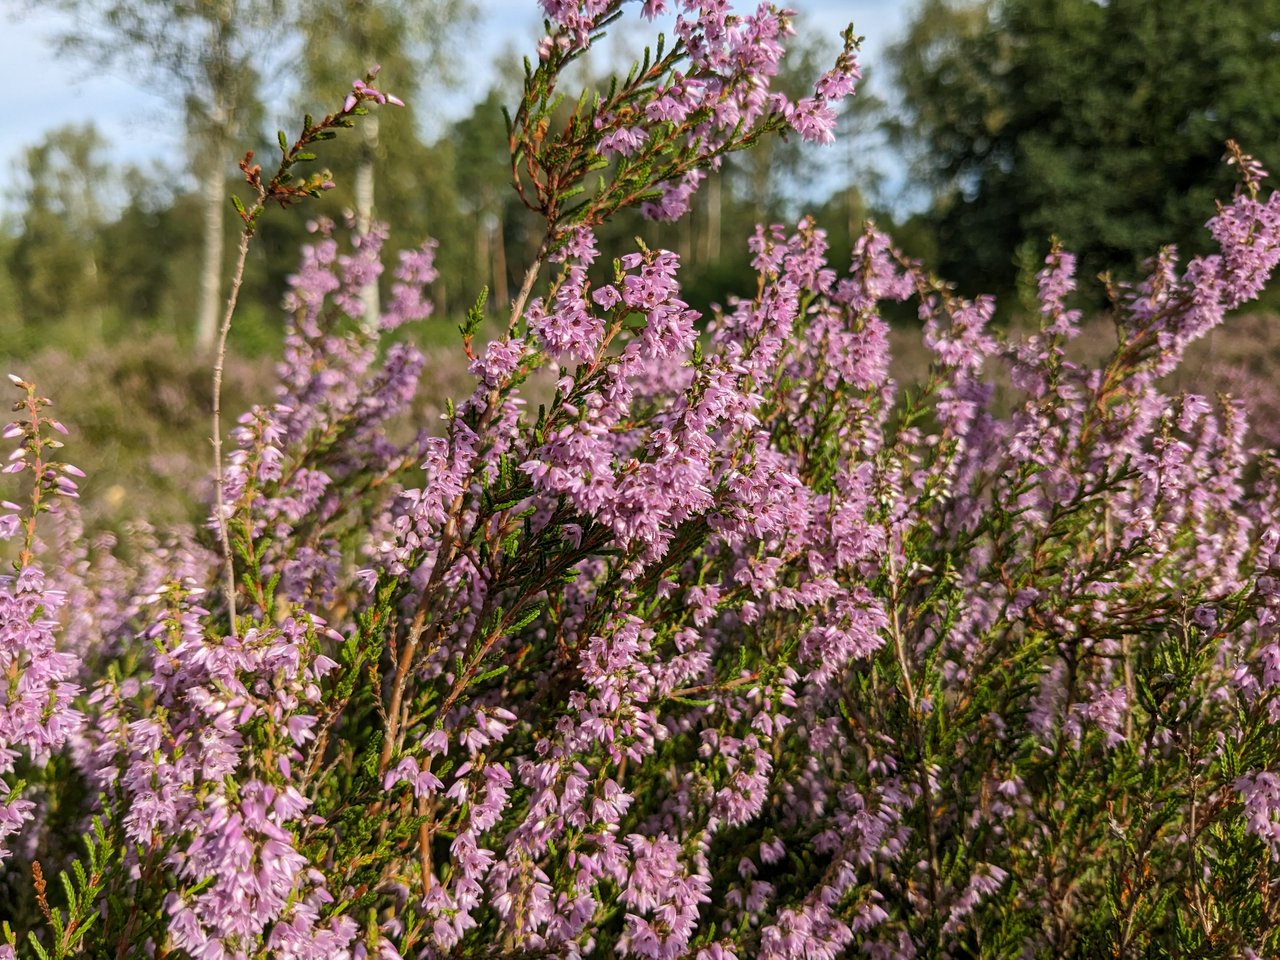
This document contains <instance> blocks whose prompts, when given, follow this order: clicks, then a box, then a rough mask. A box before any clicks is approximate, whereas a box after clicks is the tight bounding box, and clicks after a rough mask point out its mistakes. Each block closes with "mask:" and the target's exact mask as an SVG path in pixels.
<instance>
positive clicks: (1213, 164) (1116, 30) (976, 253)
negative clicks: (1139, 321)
mask: <svg viewBox="0 0 1280 960" xmlns="http://www.w3.org/2000/svg"><path fill="white" fill-rule="evenodd" d="M1278 45H1280V0H1219V2H1216V3H1212V4H1206V3H1203V2H1202V0H1163V2H1161V3H1151V2H1149V0H977V2H975V0H925V2H923V3H922V4H921V5H920V6H919V8H918V9H917V11H916V13H915V16H914V17H913V20H912V23H911V25H910V27H909V30H908V32H907V34H906V36H905V37H904V38H903V39H902V40H901V41H900V42H899V43H898V44H897V45H896V46H895V47H894V48H893V49H892V51H891V59H892V60H893V62H894V64H895V66H896V71H897V81H898V85H899V89H900V93H901V97H902V106H903V112H902V115H901V117H900V118H899V119H898V120H897V121H896V122H895V123H894V132H895V134H896V135H897V139H898V142H899V143H900V144H902V145H904V146H907V147H909V148H911V149H912V151H913V153H914V156H915V158H916V165H915V172H916V174H917V175H918V176H919V177H920V178H921V179H922V180H923V181H924V182H925V183H926V184H928V186H929V187H930V188H931V190H932V205H931V208H930V214H929V217H930V219H931V220H932V221H933V225H934V227H935V229H936V231H937V239H938V249H939V251H940V253H941V257H942V260H941V262H940V263H939V269H940V270H941V271H942V272H944V273H948V274H949V275H952V276H954V277H956V278H957V279H958V280H959V281H960V283H961V286H962V288H963V287H972V288H975V289H976V288H979V287H981V288H992V287H995V288H1002V289H1008V287H1009V285H1010V284H1011V282H1012V281H1013V280H1014V276H1015V272H1016V266H1015V264H1014V263H1013V262H1011V260H1010V258H1009V255H1008V251H1009V250H1015V249H1022V250H1023V251H1024V253H1030V252H1031V251H1030V250H1028V247H1033V248H1034V251H1035V252H1038V253H1041V254H1042V253H1043V251H1044V250H1045V249H1047V247H1048V243H1049V238H1050V233H1051V232H1053V233H1056V235H1057V236H1059V238H1060V239H1061V240H1062V242H1063V243H1064V244H1065V246H1066V247H1067V248H1069V249H1072V250H1075V251H1077V252H1079V253H1080V254H1081V256H1082V260H1083V265H1084V271H1085V273H1086V275H1087V274H1088V273H1091V272H1097V271H1099V270H1104V269H1105V270H1115V271H1117V272H1120V273H1124V272H1126V271H1127V270H1129V269H1131V268H1132V267H1133V266H1134V265H1135V263H1136V262H1137V261H1138V260H1140V259H1141V258H1143V257H1146V256H1149V255H1150V254H1151V253H1152V251H1154V250H1155V249H1156V248H1157V246H1158V245H1159V244H1160V243H1161V242H1167V241H1168V240H1169V239H1170V238H1172V239H1173V240H1174V241H1175V242H1176V243H1177V244H1178V246H1179V248H1180V249H1181V250H1182V251H1183V252H1184V253H1191V252H1198V251H1199V250H1200V249H1201V248H1202V246H1203V244H1204V242H1205V241H1206V240H1207V236H1206V235H1205V233H1204V231H1203V224H1204V222H1205V221H1206V220H1207V219H1209V217H1210V216H1212V215H1213V212H1214V205H1213V204H1214V201H1213V198H1214V197H1215V196H1220V195H1221V194H1222V192H1223V190H1224V189H1226V188H1227V187H1228V186H1229V185H1228V184H1227V182H1226V180H1225V178H1226V176H1228V174H1227V173H1225V172H1224V167H1223V165H1222V163H1221V159H1222V156H1223V153H1224V144H1225V141H1226V140H1227V139H1228V138H1234V139H1236V140H1237V141H1239V142H1240V143H1241V144H1242V145H1243V146H1244V148H1245V149H1246V150H1248V151H1250V152H1251V153H1254V154H1256V155H1257V156H1259V157H1261V158H1263V159H1264V160H1268V161H1269V162H1270V163H1271V164H1273V165H1274V164H1276V163H1280V56H1277V54H1278V53H1280V50H1278V49H1277V47H1278ZM1024 259H1029V258H1026V257H1024Z"/></svg>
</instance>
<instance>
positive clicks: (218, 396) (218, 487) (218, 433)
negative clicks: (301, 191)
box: [213, 227, 253, 637]
mask: <svg viewBox="0 0 1280 960" xmlns="http://www.w3.org/2000/svg"><path fill="white" fill-rule="evenodd" d="M252 238H253V228H252V227H245V229H243V230H241V231H240V248H239V250H238V252H237V253H236V268H235V272H234V273H232V275H231V291H230V293H228V294H227V308H226V312H225V313H224V314H223V315H222V329H221V330H220V331H219V332H218V353H217V356H216V358H215V359H214V363H213V475H214V495H215V496H216V498H217V499H216V516H217V518H218V539H219V541H221V543H222V562H223V564H224V566H225V570H224V581H223V591H224V592H225V593H226V595H227V618H228V622H229V624H230V630H231V636H232V637H234V636H235V635H236V567H235V560H234V558H233V557H232V555H231V533H230V530H229V529H228V526H227V510H226V501H225V499H224V498H223V495H222V487H223V476H222V371H223V367H224V366H225V364H226V360H227V336H228V334H230V333H231V318H232V316H233V315H234V314H235V312H236V301H237V300H238V299H239V297H240V284H241V282H243V280H244V265H245V262H246V260H248V257H249V241H250V240H251V239H252Z"/></svg>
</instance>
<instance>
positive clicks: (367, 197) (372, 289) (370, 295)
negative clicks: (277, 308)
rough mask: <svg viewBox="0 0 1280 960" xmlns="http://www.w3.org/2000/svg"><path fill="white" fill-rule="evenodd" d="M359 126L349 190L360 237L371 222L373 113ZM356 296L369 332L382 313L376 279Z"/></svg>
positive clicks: (375, 134)
mask: <svg viewBox="0 0 1280 960" xmlns="http://www.w3.org/2000/svg"><path fill="white" fill-rule="evenodd" d="M360 128H361V130H362V132H363V133H364V142H363V144H362V145H361V149H360V162H359V164H358V165H357V166H356V175H355V182H354V184H353V185H352V192H353V193H354V194H355V203H356V233H357V234H358V235H359V236H361V237H363V236H366V235H367V234H368V233H369V227H370V226H371V225H372V224H373V203H374V199H373V195H374V163H375V162H376V160H377V154H378V117H377V115H376V114H372V113H371V114H369V115H368V116H367V117H365V118H364V120H363V122H362V123H361V125H360ZM360 300H361V303H362V304H363V306H364V315H363V316H362V317H361V321H360V322H361V323H362V324H363V325H364V328H365V331H366V332H368V333H373V332H374V331H375V330H377V329H378V318H379V317H380V315H381V313H382V304H381V302H380V299H379V296H378V281H377V280H374V281H373V282H372V283H370V284H368V285H367V286H366V287H365V288H364V289H363V290H362V291H360Z"/></svg>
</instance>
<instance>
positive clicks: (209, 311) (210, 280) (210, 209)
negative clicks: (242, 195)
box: [196, 151, 226, 356]
mask: <svg viewBox="0 0 1280 960" xmlns="http://www.w3.org/2000/svg"><path fill="white" fill-rule="evenodd" d="M206 162H207V164H208V165H207V167H206V168H205V171H204V182H203V183H202V184H201V190H200V192H201V200H202V201H203V203H204V211H203V221H204V252H203V254H202V256H201V260H200V302H199V305H198V306H197V310H196V350H197V352H199V353H200V354H201V355H206V356H207V355H208V354H210V353H212V352H213V343H214V339H215V337H216V336H217V332H218V313H219V307H221V305H222V243H223V233H224V227H223V219H222V217H223V210H222V204H223V202H224V201H225V200H226V178H225V177H224V176H223V172H222V155H221V153H220V152H219V151H211V152H210V155H209V157H208V158H207V160H206Z"/></svg>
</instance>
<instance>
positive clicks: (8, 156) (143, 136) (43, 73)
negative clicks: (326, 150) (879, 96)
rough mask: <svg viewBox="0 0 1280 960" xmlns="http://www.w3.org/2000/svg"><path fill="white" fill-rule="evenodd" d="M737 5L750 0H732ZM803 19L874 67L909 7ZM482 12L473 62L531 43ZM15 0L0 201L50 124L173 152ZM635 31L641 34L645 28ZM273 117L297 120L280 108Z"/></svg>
mask: <svg viewBox="0 0 1280 960" xmlns="http://www.w3.org/2000/svg"><path fill="white" fill-rule="evenodd" d="M737 5H738V6H739V7H744V8H745V7H747V6H749V4H747V3H743V2H741V0H740V2H739V3H738V4H737ZM789 5H790V6H791V7H792V8H793V9H796V10H797V11H799V13H800V14H801V16H802V17H803V18H804V26H803V27H802V29H805V30H813V31H818V32H821V33H826V34H827V35H829V36H831V37H833V38H834V37H835V36H836V35H837V34H838V33H839V31H840V30H841V28H842V27H843V26H844V25H845V24H846V23H848V22H849V21H850V20H852V21H853V23H854V26H855V28H856V29H857V31H858V33H860V34H863V35H864V36H865V37H866V43H865V44H864V46H863V57H862V61H863V63H864V64H867V65H870V66H872V67H873V68H874V66H875V65H876V64H877V63H878V62H879V60H880V52H881V51H882V50H883V49H884V47H885V46H886V45H887V44H888V43H889V42H892V41H893V40H894V39H896V37H897V35H898V34H899V32H900V31H901V29H902V27H903V25H904V24H905V22H906V17H907V14H908V13H909V11H910V9H911V3H910V2H909V0H792V2H791V3H790V4H789ZM477 6H478V7H479V9H480V17H479V18H478V20H477V22H476V23H475V24H474V26H473V29H472V30H471V36H470V38H469V41H468V42H469V45H470V47H471V49H472V50H473V51H474V53H473V54H472V56H471V58H470V62H471V63H473V64H491V63H493V61H494V60H495V58H496V57H497V56H498V55H499V54H500V53H501V52H502V51H503V50H504V49H505V48H508V47H512V48H514V49H516V50H532V48H533V45H534V43H535V42H536V38H537V36H538V34H539V32H540V30H539V27H540V16H539V13H538V10H537V6H536V3H534V2H533V0H477ZM24 7H25V4H24V3H23V2H22V0H0V89H4V90H5V91H7V94H8V95H7V97H6V101H7V102H6V105H5V109H4V110H3V111H0V209H3V208H5V207H8V206H9V205H10V202H9V198H8V194H9V192H10V190H11V189H12V186H13V184H14V179H15V173H14V171H15V165H16V164H17V162H18V159H19V157H20V156H21V155H22V151H23V150H24V149H25V148H27V147H29V146H31V145H33V144H35V143H37V142H39V141H40V140H41V138H42V137H43V136H44V135H45V134H46V133H47V132H49V131H50V130H53V129H55V128H57V127H59V126H63V125H65V124H69V123H76V124H80V123H85V122H87V121H90V120H92V121H93V122H94V123H96V124H97V126H98V128H99V130H100V131H101V132H102V133H103V134H104V136H105V137H106V139H107V140H108V141H109V143H110V144H111V145H112V153H111V159H113V160H114V161H116V162H120V163H135V164H138V165H139V166H142V167H144V168H149V167H151V166H152V165H153V163H155V162H159V161H162V160H164V159H166V158H176V162H177V163H182V162H183V160H182V159H181V158H182V153H181V150H180V149H179V146H178V142H179V141H178V135H179V131H180V129H181V125H180V121H179V116H178V114H177V113H176V112H175V111H174V110H173V108H172V107H171V106H170V105H168V104H166V102H165V101H164V99H163V98H161V97H159V96H156V95H155V94H153V93H150V92H148V91H147V90H145V89H142V88H140V87H138V86H137V85H135V84H134V83H131V82H130V80H129V78H128V77H127V75H126V74H125V73H124V72H123V71H116V72H103V71H101V70H93V69H90V68H88V67H87V66H86V65H84V64H82V63H76V62H73V61H70V60H67V59H65V58H61V57H58V56H57V55H56V53H55V50H54V47H53V45H52V42H51V37H52V36H53V35H54V34H55V33H56V32H57V28H58V25H59V23H60V22H61V21H59V19H58V18H57V15H56V14H53V13H49V12H45V11H41V10H39V9H38V8H37V9H35V10H33V11H30V12H26V13H19V11H21V10H22V9H23V8H24ZM645 26H646V25H645V24H644V22H643V21H641V20H640V19H639V18H638V17H627V18H624V19H623V20H622V21H621V22H620V23H619V24H618V26H617V27H615V30H616V29H624V28H627V27H630V28H632V29H635V30H637V31H643V30H645ZM637 39H639V40H643V39H645V37H644V36H643V35H641V36H638V38H637ZM491 79H492V72H491V71H490V70H487V69H477V70H470V71H468V72H467V73H466V80H465V81H464V82H463V83H462V85H461V87H460V89H459V90H457V91H455V92H453V93H451V94H449V95H448V96H447V97H445V98H443V102H442V104H441V106H442V110H443V113H444V115H445V116H446V117H448V116H451V115H452V116H456V115H458V114H460V113H461V112H462V111H463V109H464V108H465V107H466V106H467V105H468V104H469V103H470V102H472V101H474V100H475V99H477V98H478V97H479V96H481V95H482V94H483V93H484V91H485V90H486V89H487V87H488V85H489V83H490V81H491ZM278 121H279V124H280V125H282V126H285V127H286V129H290V128H292V127H293V126H294V125H295V122H294V121H293V120H291V119H290V118H289V117H288V116H287V115H285V114H283V112H282V114H281V116H280V117H279V118H278Z"/></svg>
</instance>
